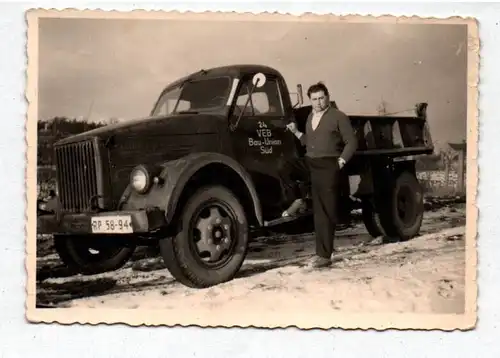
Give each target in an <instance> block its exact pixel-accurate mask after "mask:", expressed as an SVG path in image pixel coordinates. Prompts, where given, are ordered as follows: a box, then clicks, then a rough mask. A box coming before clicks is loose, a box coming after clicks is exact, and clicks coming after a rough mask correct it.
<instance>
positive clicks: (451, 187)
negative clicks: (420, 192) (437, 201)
mask: <svg viewBox="0 0 500 358" xmlns="http://www.w3.org/2000/svg"><path fill="white" fill-rule="evenodd" d="M464 176H465V173H464ZM417 178H418V180H419V181H420V183H421V184H422V185H423V187H424V190H425V192H426V193H428V194H431V195H436V196H440V195H464V194H465V190H464V189H463V188H460V180H459V178H460V177H459V173H458V172H457V171H456V170H450V171H449V172H448V177H447V175H446V170H429V171H421V172H417Z"/></svg>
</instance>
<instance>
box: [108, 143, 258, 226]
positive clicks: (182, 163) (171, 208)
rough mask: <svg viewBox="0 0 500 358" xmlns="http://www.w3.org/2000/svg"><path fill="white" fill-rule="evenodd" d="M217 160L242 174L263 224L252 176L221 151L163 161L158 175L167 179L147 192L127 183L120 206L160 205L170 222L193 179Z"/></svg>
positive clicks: (240, 175) (135, 207)
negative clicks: (138, 190)
mask: <svg viewBox="0 0 500 358" xmlns="http://www.w3.org/2000/svg"><path fill="white" fill-rule="evenodd" d="M214 163H218V164H223V165H225V166H226V167H228V168H230V169H231V170H233V171H234V172H235V173H236V174H238V175H239V177H240V178H241V179H242V181H243V182H244V183H245V186H246V188H247V190H248V193H249V194H250V197H251V198H252V202H253V210H254V213H255V217H256V218H257V221H258V223H259V225H261V226H262V225H263V219H262V209H261V205H260V200H259V197H258V195H257V191H256V190H255V186H254V184H253V181H252V178H251V177H250V175H249V174H248V172H247V171H246V170H245V168H243V167H242V166H241V165H240V164H239V163H238V162H237V161H235V160H234V159H232V158H230V157H228V156H227V155H223V154H219V153H207V152H202V153H193V154H189V155H187V156H184V157H182V158H179V159H176V160H172V161H168V162H165V163H162V164H160V165H159V169H160V174H159V175H158V176H159V177H160V178H161V179H162V180H163V182H162V183H161V184H153V185H152V187H151V189H150V190H149V191H148V192H147V193H145V194H139V193H137V192H135V191H134V190H133V189H132V188H131V186H130V185H129V186H127V188H126V189H125V191H124V193H123V195H122V197H121V198H120V202H119V205H118V207H119V209H120V210H138V209H148V208H160V209H162V210H164V211H165V219H166V221H167V223H170V222H171V220H172V217H173V216H174V213H175V210H176V208H177V204H178V201H179V198H180V196H181V194H182V192H183V190H184V188H185V186H186V184H187V183H188V181H189V179H190V178H191V177H192V176H193V175H194V174H195V173H196V172H198V171H199V170H200V169H202V168H203V167H205V166H207V165H209V164H214Z"/></svg>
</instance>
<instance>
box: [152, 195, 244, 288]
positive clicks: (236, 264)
mask: <svg viewBox="0 0 500 358" xmlns="http://www.w3.org/2000/svg"><path fill="white" fill-rule="evenodd" d="M181 210H182V212H181V215H180V220H179V227H178V230H177V234H176V235H175V236H174V237H172V238H169V239H163V240H161V241H160V251H161V255H162V257H163V259H164V261H165V265H166V266H167V268H169V270H170V273H171V274H172V276H173V277H174V278H176V279H177V280H178V281H179V282H180V283H182V284H184V285H186V286H189V287H192V288H206V287H210V286H214V285H218V284H220V283H223V282H226V281H229V280H231V279H233V278H234V276H235V275H236V273H237V272H238V271H239V269H240V267H241V265H242V264H243V261H244V259H245V257H246V254H247V250H248V241H249V235H248V223H247V218H246V215H245V211H244V209H243V206H242V205H241V203H240V202H239V200H238V198H237V197H236V196H235V195H234V194H233V193H232V192H231V191H229V190H228V189H226V188H224V187H222V186H208V187H204V188H201V189H199V190H198V191H197V192H196V193H195V194H193V195H192V196H191V198H190V199H189V200H188V201H187V203H186V205H184V207H183V208H182V209H181Z"/></svg>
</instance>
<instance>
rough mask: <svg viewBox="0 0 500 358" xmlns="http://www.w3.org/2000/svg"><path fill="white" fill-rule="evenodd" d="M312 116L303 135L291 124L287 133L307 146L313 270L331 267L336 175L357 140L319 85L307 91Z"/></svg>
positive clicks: (343, 116) (334, 225)
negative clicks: (314, 238) (312, 211)
mask: <svg viewBox="0 0 500 358" xmlns="http://www.w3.org/2000/svg"><path fill="white" fill-rule="evenodd" d="M307 96H308V97H309V99H310V100H311V104H312V113H311V114H310V115H309V117H308V118H307V122H306V127H305V133H301V132H300V131H299V130H298V129H297V126H296V124H295V123H294V122H292V123H289V124H288V125H287V127H288V129H289V130H290V131H291V132H292V133H293V134H295V136H296V137H297V138H299V140H300V142H301V143H302V145H304V146H306V162H307V165H308V167H309V171H310V174H311V192H312V201H313V210H314V227H315V232H316V256H317V257H316V260H315V262H314V263H313V266H314V267H316V268H320V267H326V266H329V265H330V264H331V262H332V261H331V256H332V253H333V241H334V236H335V229H336V224H337V201H338V200H337V199H338V195H339V193H338V191H339V179H340V177H339V174H340V170H341V169H342V168H343V167H344V165H345V164H346V163H347V162H348V161H349V160H350V159H351V158H352V156H353V155H354V152H355V151H356V149H357V140H356V136H355V134H354V130H353V128H352V125H351V121H350V120H349V118H348V117H347V116H346V115H345V114H344V113H343V112H341V111H339V110H338V109H335V108H333V107H331V106H330V95H329V93H328V89H327V88H326V86H325V85H324V84H323V83H321V82H319V83H317V84H314V85H312V86H311V87H309V89H308V90H307Z"/></svg>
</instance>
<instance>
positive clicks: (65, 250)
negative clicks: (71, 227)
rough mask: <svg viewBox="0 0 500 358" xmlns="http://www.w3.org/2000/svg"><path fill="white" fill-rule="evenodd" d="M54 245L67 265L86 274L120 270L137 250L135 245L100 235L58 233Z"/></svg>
mask: <svg viewBox="0 0 500 358" xmlns="http://www.w3.org/2000/svg"><path fill="white" fill-rule="evenodd" d="M54 246H55V249H56V251H57V253H58V255H59V257H60V258H61V260H62V261H63V263H64V264H65V265H66V266H68V267H69V268H70V269H71V270H72V271H75V272H78V273H81V274H84V275H94V274H98V273H103V272H108V271H114V270H118V269H119V268H121V267H123V265H125V264H126V263H127V261H128V260H129V259H130V258H131V257H132V255H133V253H134V250H135V245H127V246H124V245H120V244H118V243H116V242H113V239H112V238H103V237H100V236H97V237H96V236H78V235H71V236H70V235H56V236H55V237H54Z"/></svg>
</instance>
